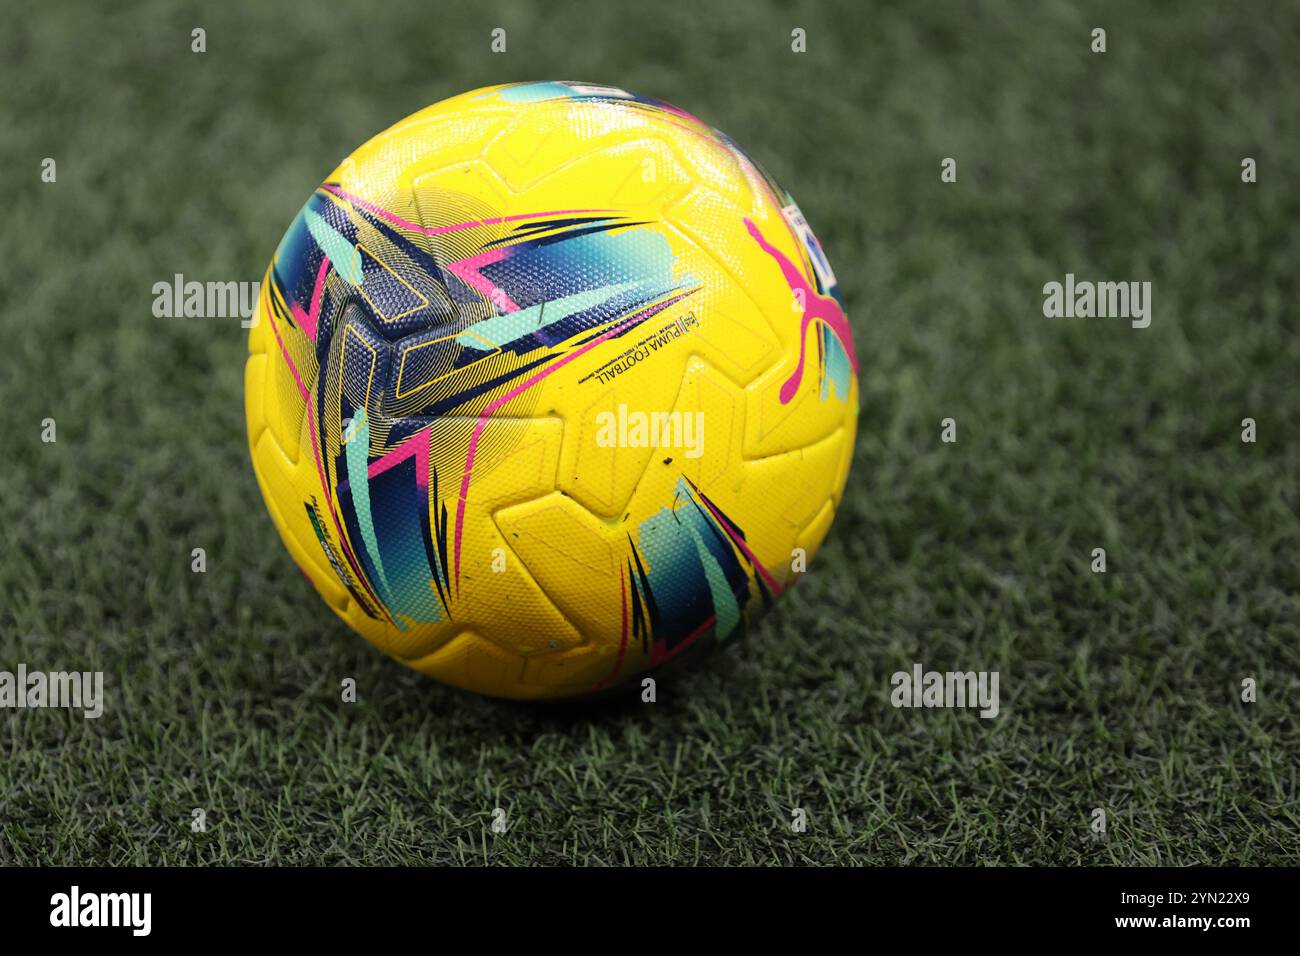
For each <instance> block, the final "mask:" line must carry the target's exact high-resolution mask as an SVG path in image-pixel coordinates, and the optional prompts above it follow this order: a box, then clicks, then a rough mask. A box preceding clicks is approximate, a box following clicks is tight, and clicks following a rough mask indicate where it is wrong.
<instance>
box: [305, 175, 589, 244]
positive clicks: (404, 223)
mask: <svg viewBox="0 0 1300 956" xmlns="http://www.w3.org/2000/svg"><path fill="white" fill-rule="evenodd" d="M321 188H322V189H323V190H325V191H326V192H328V193H333V194H334V195H335V196H338V197H339V198H340V199H346V200H347V201H348V202H350V203H352V205H354V206H360V207H361V208H362V209H365V210H366V211H367V212H372V213H374V214H375V215H376V216H379V217H380V218H381V219H387V220H388V221H389V222H391V223H392V224H393V225H395V226H401V227H402V228H403V229H410V230H412V231H413V232H422V233H424V234H425V235H426V236H441V235H445V234H446V233H449V232H459V231H460V230H462V229H473V228H474V227H475V226H499V225H500V224H501V223H503V222H518V221H519V220H521V219H540V218H541V217H543V216H573V215H577V214H579V213H588V212H612V211H613V210H610V209H556V210H554V211H553V212H526V213H521V214H520V215H517V216H498V217H496V218H494V219H474V220H471V221H469V222H458V223H456V224H455V225H453V226H421V225H418V224H416V223H413V222H410V221H409V220H406V219H403V218H402V217H401V216H396V215H394V214H393V213H391V212H389V211H388V210H387V209H383V208H381V207H380V206H376V205H375V204H374V203H372V202H369V201H367V200H365V199H362V198H361V197H360V196H356V195H353V194H352V193H350V192H345V191H344V190H342V189H340V188H339V187H338V186H322V187H321Z"/></svg>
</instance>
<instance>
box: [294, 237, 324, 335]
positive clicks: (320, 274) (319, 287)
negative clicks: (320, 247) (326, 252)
mask: <svg viewBox="0 0 1300 956" xmlns="http://www.w3.org/2000/svg"><path fill="white" fill-rule="evenodd" d="M329 269H330V257H329V256H322V257H321V261H320V268H319V269H318V270H316V287H315V288H314V289H312V293H311V311H310V312H304V311H303V310H302V306H300V305H299V304H298V303H297V302H295V303H293V304H292V305H290V306H289V311H290V312H292V313H293V317H294V318H295V319H297V321H298V324H299V325H301V326H302V330H303V331H304V332H306V333H307V335H308V336H310V338H311V340H312V341H313V342H315V341H316V328H317V323H318V321H319V319H320V304H321V300H322V299H323V298H325V275H326V273H328V272H329Z"/></svg>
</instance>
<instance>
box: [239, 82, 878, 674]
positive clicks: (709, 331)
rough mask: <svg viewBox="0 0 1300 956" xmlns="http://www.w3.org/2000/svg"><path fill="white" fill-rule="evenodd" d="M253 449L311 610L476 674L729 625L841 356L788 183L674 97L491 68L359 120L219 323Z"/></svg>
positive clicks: (838, 449) (829, 409)
mask: <svg viewBox="0 0 1300 956" xmlns="http://www.w3.org/2000/svg"><path fill="white" fill-rule="evenodd" d="M249 353H250V355H249V359H248V366H247V370H246V376H245V378H246V385H245V397H246V404H247V416H248V440H249V446H250V448H251V450H252V456H253V467H254V469H255V471H256V472H257V479H258V483H259V484H260V486H261V489H262V494H263V496H264V497H265V500H266V506H267V509H268V510H269V511H270V513H271V517H272V518H273V519H274V521H275V524H276V527H277V528H279V530H280V535H281V537H282V538H283V539H284V543H285V545H286V546H287V547H288V549H289V551H290V553H291V554H292V555H293V558H294V560H295V561H296V562H297V563H298V565H299V567H301V569H302V571H303V573H304V574H305V575H306V576H307V578H308V579H309V580H310V581H311V583H312V584H313V585H314V586H315V587H316V590H317V591H319V592H320V594H321V596H322V597H323V598H324V599H325V602H326V603H327V604H328V605H329V606H330V607H331V608H333V610H334V612H335V613H336V614H338V615H339V616H340V617H341V618H343V620H345V621H347V623H348V624H350V625H351V626H352V627H353V628H355V629H356V630H357V631H359V632H360V633H361V634H362V635H364V636H365V637H366V639H367V640H369V641H371V642H372V643H373V644H375V645H376V646H377V647H379V648H380V649H381V650H383V651H384V652H385V653H387V654H389V655H391V656H393V657H395V658H397V659H398V660H400V661H402V662H403V663H405V664H407V665H409V666H410V667H413V668H415V669H416V670H419V671H422V672H423V673H425V674H428V675H429V676H431V677H435V678H437V679H438V680H441V681H445V682H447V683H449V684H453V685H455V686H457V687H462V688H466V689H468V690H472V691H477V692H479V693H482V694H489V695H493V696H497V697H510V698H519V699H543V698H561V697H573V696H577V695H584V694H591V693H596V692H600V691H604V690H607V689H609V688H612V687H615V686H616V685H618V684H620V683H622V682H625V681H627V680H629V679H630V678H632V677H634V676H636V675H641V674H644V673H646V672H648V671H651V670H653V669H655V668H657V667H659V666H661V665H663V664H665V663H667V662H669V661H674V660H681V659H684V657H685V656H687V655H689V654H691V653H692V652H694V651H697V650H700V649H703V648H705V647H708V646H711V645H715V644H717V643H718V642H725V641H728V640H734V639H736V638H737V637H738V636H739V635H740V634H741V633H743V631H744V630H745V629H746V627H747V626H748V625H750V624H751V623H752V622H753V621H754V620H755V618H756V617H757V616H758V614H760V613H761V612H762V611H763V610H764V609H765V608H767V607H768V606H769V605H771V604H772V603H773V602H774V601H775V600H776V599H777V598H778V597H780V595H781V592H782V591H783V590H784V589H785V588H787V587H789V586H790V585H791V584H792V583H793V581H794V580H795V579H796V578H797V577H798V576H799V575H800V574H801V573H802V572H803V570H804V567H805V563H806V561H807V560H808V559H809V558H811V556H812V554H813V552H814V551H815V550H816V548H817V546H818V545H819V544H820V543H821V541H822V539H823V537H824V536H825V535H826V532H827V529H828V528H829V527H830V524H831V519H832V517H833V515H834V513H835V508H836V505H837V504H838V503H839V500H840V495H841V493H842V491H843V488H844V481H845V478H846V476H847V474H848V470H849V464H850V460H851V456H852V449H853V437H854V431H855V427H856V419H857V404H858V386H857V380H856V377H855V373H856V368H857V359H856V356H855V354H854V350H853V341H852V336H851V333H850V330H849V325H848V321H847V319H846V317H845V312H844V309H843V306H842V302H841V299H840V297H839V294H838V291H837V289H836V284H835V277H834V274H833V273H832V271H831V268H830V265H829V263H828V262H827V260H826V257H825V255H824V254H823V252H822V249H821V247H820V245H819V244H818V242H817V240H816V238H815V237H814V236H813V233H812V230H811V229H810V228H809V227H808V224H807V222H806V221H805V220H804V217H803V215H802V214H801V213H800V211H799V208H798V207H797V206H796V205H795V204H794V201H793V200H792V199H791V198H790V196H789V195H788V194H787V193H786V192H784V191H783V190H782V189H781V188H780V187H779V186H777V185H776V183H775V182H774V181H773V180H772V179H771V178H770V177H769V176H768V175H767V174H766V173H764V171H763V170H762V169H761V168H759V166H758V165H757V164H756V163H754V162H753V160H751V159H749V158H748V157H747V156H746V155H745V153H743V152H742V151H741V150H740V149H739V148H738V147H737V146H736V145H735V144H734V143H733V142H732V141H731V140H730V139H728V138H727V137H726V136H725V135H723V134H722V133H719V132H718V131H717V130H715V129H712V128H711V127H709V126H707V125H705V124H704V123H702V122H701V121H699V120H697V119H695V118H694V117H693V116H691V115H690V114H689V113H686V112H684V111H682V110H680V109H678V108H677V107H674V106H670V105H669V104H667V103H663V102H660V101H657V100H652V99H648V98H646V97H643V96H638V95H635V94H632V93H628V92H626V91H623V90H619V89H614V88H612V87H606V86H593V85H589V84H581V83H558V82H548V83H520V84H510V85H505V86H495V87H490V88H488V89H483V90H476V91H474V92H470V93H466V94H464V95H462V96H457V97H454V98H452V99H449V100H445V101H443V102H441V103H438V104H435V105H434V106H430V107H429V108H428V109H425V110H422V111H420V112H418V113H416V114H415V115H413V116H410V117H408V118H407V119H404V120H402V121H401V122H400V123H398V124H397V125H395V126H393V127H392V128H390V129H388V130H386V131H385V132H383V133H380V134H379V135H378V136H376V137H375V138H374V139H372V140H370V141H369V142H368V143H366V144H365V145H364V146H362V147H361V148H360V149H358V150H357V151H356V152H355V153H353V154H352V155H351V156H350V157H348V158H347V159H346V160H344V162H343V163H342V164H341V165H340V166H339V167H338V168H337V169H336V170H334V172H333V173H332V174H331V175H330V176H329V178H328V179H327V180H326V182H325V183H323V184H322V185H321V186H320V188H318V189H317V190H316V191H315V193H313V194H312V196H311V198H310V199H308V200H307V204H306V205H305V206H303V207H302V211H301V212H299V213H298V216H297V218H296V219H294V221H293V224H292V225H291V226H290V227H289V230H288V232H287V233H286V234H285V236H284V239H283V240H282V241H281V242H280V246H279V248H278V249H277V250H276V252H275V256H274V258H273V259H272V260H271V264H270V267H269V268H268V269H267V272H266V278H265V281H264V282H263V283H262V288H261V297H260V301H259V303H258V311H257V316H256V323H255V325H254V326H253V328H252V331H251V334H250V336H249Z"/></svg>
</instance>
